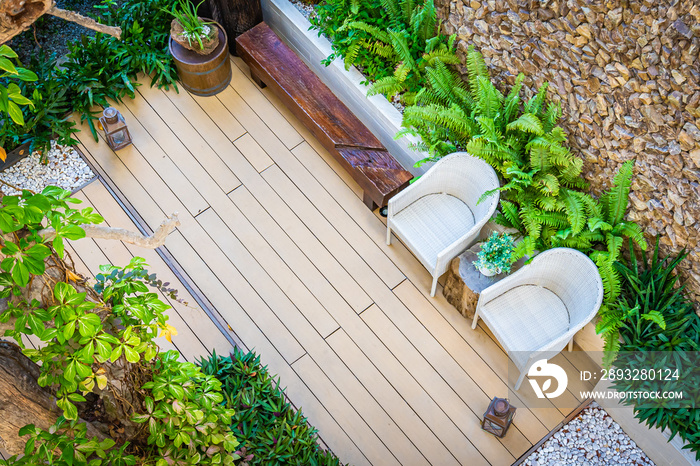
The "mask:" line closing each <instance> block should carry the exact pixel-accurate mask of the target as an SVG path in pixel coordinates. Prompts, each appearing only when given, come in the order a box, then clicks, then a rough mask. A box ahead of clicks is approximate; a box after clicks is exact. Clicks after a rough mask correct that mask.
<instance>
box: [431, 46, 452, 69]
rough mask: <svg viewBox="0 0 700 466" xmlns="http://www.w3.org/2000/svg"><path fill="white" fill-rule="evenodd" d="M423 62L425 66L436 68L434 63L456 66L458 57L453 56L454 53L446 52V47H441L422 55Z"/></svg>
mask: <svg viewBox="0 0 700 466" xmlns="http://www.w3.org/2000/svg"><path fill="white" fill-rule="evenodd" d="M423 60H424V61H425V63H426V66H436V62H442V63H445V64H448V65H456V64H458V63H459V57H458V56H457V55H455V53H454V52H452V51H450V50H447V48H446V47H441V48H439V49H436V50H432V51H431V52H428V53H425V54H423Z"/></svg>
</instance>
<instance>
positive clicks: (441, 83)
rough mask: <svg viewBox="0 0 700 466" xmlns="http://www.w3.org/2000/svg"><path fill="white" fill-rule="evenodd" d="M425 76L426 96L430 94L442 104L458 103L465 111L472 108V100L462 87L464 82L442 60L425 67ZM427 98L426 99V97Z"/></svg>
mask: <svg viewBox="0 0 700 466" xmlns="http://www.w3.org/2000/svg"><path fill="white" fill-rule="evenodd" d="M425 71H426V76H427V78H428V83H429V86H428V87H429V89H430V91H431V92H430V93H426V97H427V96H428V95H430V96H431V97H433V98H434V102H431V103H436V102H435V101H439V102H440V103H441V104H442V105H445V106H450V105H452V104H454V105H459V106H460V107H462V108H463V109H464V110H465V112H466V113H470V112H471V111H472V109H473V108H474V100H473V99H472V98H471V95H469V93H468V92H467V90H466V89H465V87H464V82H463V81H462V80H461V79H460V78H459V76H457V74H456V73H454V72H452V71H451V70H450V69H449V68H447V65H445V63H444V62H441V61H437V62H435V63H434V66H431V67H428V68H426V70H425ZM426 100H427V99H426Z"/></svg>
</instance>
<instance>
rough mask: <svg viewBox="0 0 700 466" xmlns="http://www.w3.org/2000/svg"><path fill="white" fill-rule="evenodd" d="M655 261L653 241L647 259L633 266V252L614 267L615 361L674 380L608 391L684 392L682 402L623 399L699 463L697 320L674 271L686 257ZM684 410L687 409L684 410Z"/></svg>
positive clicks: (624, 384) (626, 381)
mask: <svg viewBox="0 0 700 466" xmlns="http://www.w3.org/2000/svg"><path fill="white" fill-rule="evenodd" d="M686 255H687V253H686V252H685V251H683V252H681V253H680V255H679V256H678V257H676V258H675V259H672V258H670V257H669V256H666V257H663V258H660V257H659V242H658V238H657V242H656V247H655V249H654V253H653V255H652V257H651V258H650V259H648V258H647V257H645V256H643V258H642V259H643V260H642V261H640V262H638V261H637V258H636V257H635V255H634V253H633V254H632V255H631V258H630V260H629V262H628V264H626V265H625V264H622V263H617V264H616V266H617V268H618V270H619V271H620V274H621V276H622V291H621V294H620V299H619V300H618V302H617V305H616V306H615V307H614V311H611V312H614V313H615V315H614V316H612V317H614V319H609V320H610V321H611V322H610V324H612V325H616V326H617V328H618V329H619V331H620V336H621V337H622V340H623V342H622V343H621V344H620V348H619V349H620V353H619V354H618V357H617V359H616V360H615V363H614V364H615V367H617V368H619V369H622V370H628V369H629V370H630V371H634V370H640V371H641V370H649V369H661V370H662V371H666V370H668V369H669V368H679V374H678V377H677V378H676V377H670V378H668V380H666V379H667V378H666V377H664V378H663V379H662V380H660V379H659V378H655V379H654V380H649V379H647V380H641V379H640V380H632V379H630V378H620V379H618V380H616V381H615V382H614V384H613V386H614V387H615V388H616V389H617V390H619V391H624V392H627V391H652V392H653V391H683V396H684V400H673V399H671V400H669V399H643V398H626V399H625V400H624V403H625V404H628V405H632V406H633V407H634V412H635V417H636V418H637V419H639V420H641V421H643V422H645V423H646V424H647V425H648V426H650V427H658V428H659V429H666V428H668V429H669V430H670V432H671V435H672V436H675V435H678V436H680V437H681V438H682V439H683V440H684V441H686V442H687V443H688V444H687V445H686V446H685V448H687V449H689V450H691V451H693V452H695V454H696V459H698V460H700V409H697V408H698V407H697V400H698V399H700V385H698V380H699V379H700V367H699V366H698V356H697V354H698V351H700V317H698V315H697V314H696V313H695V310H694V309H693V304H692V303H691V302H690V301H689V300H688V298H687V297H686V296H685V295H684V294H683V287H682V286H677V282H678V276H676V275H674V269H675V268H676V267H677V266H678V264H679V263H680V262H681V261H682V260H683V259H684V258H685V257H686ZM689 406H690V407H691V408H689Z"/></svg>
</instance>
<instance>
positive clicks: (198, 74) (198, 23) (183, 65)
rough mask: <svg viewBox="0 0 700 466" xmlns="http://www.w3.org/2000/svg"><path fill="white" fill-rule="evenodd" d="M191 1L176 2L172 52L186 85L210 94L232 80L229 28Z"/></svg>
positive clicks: (171, 27) (195, 91) (193, 91)
mask: <svg viewBox="0 0 700 466" xmlns="http://www.w3.org/2000/svg"><path fill="white" fill-rule="evenodd" d="M202 3H203V0H202V2H200V3H199V4H198V5H197V6H195V5H194V4H192V3H191V2H190V1H189V0H178V1H177V2H175V3H174V5H173V8H172V10H170V11H168V13H170V14H171V15H173V17H174V18H173V20H172V22H171V23H170V54H171V55H172V56H173V60H174V61H175V66H176V67H177V71H178V75H179V77H180V83H181V84H182V87H184V88H185V89H187V90H188V91H189V92H191V93H192V94H196V95H202V96H210V95H214V94H217V93H219V92H221V91H222V90H224V89H225V88H226V86H228V84H229V82H230V81H231V63H230V61H229V56H228V38H227V36H226V31H224V29H223V28H222V27H221V25H219V24H218V23H217V22H215V21H212V20H209V19H205V18H201V17H200V16H199V15H198V14H197V9H198V8H199V6H200V5H201V4H202Z"/></svg>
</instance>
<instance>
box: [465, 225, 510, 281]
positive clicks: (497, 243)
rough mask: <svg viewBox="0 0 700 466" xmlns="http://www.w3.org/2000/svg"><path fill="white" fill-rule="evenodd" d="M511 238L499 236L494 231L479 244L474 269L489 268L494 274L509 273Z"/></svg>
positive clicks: (505, 235)
mask: <svg viewBox="0 0 700 466" xmlns="http://www.w3.org/2000/svg"><path fill="white" fill-rule="evenodd" d="M513 249H514V246H513V238H512V237H511V236H510V235H508V234H503V235H500V234H498V232H496V231H494V232H493V233H491V236H489V237H488V238H487V239H486V241H484V242H483V243H481V249H480V250H479V252H478V253H477V258H478V260H475V261H474V262H473V263H474V267H477V268H489V269H492V270H493V271H494V272H496V273H510V267H511V265H512V261H511V256H512V255H513Z"/></svg>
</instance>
